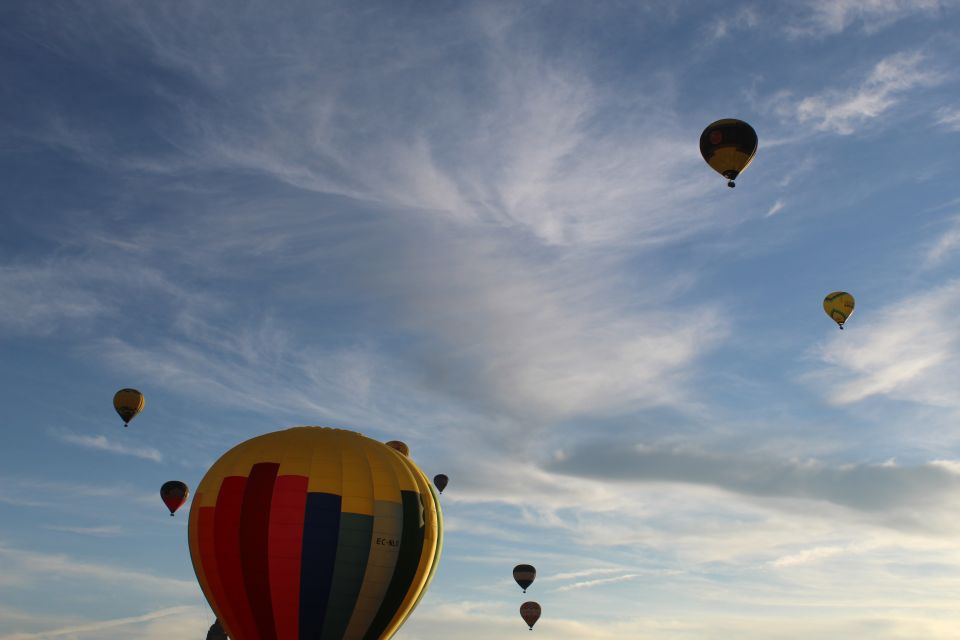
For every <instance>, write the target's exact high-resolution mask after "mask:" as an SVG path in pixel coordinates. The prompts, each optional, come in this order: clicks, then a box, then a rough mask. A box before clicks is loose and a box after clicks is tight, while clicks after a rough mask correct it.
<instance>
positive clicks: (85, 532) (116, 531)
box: [43, 524, 124, 538]
mask: <svg viewBox="0 0 960 640" xmlns="http://www.w3.org/2000/svg"><path fill="white" fill-rule="evenodd" d="M43 528H44V529H49V530H50V531H59V532H61V533H74V534H76V535H80V536H93V537H95V538H113V537H116V536H119V535H123V532H124V530H123V527H118V526H116V525H104V526H99V527H78V526H74V525H64V524H49V525H44V527H43Z"/></svg>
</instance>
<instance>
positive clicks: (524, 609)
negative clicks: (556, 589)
mask: <svg viewBox="0 0 960 640" xmlns="http://www.w3.org/2000/svg"><path fill="white" fill-rule="evenodd" d="M520 617H521V618H523V621H524V622H526V623H527V625H528V626H529V627H530V631H533V625H535V624H537V620H539V619H540V605H539V604H538V603H536V602H524V603H523V604H522V605H520Z"/></svg>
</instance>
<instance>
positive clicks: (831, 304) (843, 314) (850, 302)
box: [823, 291, 856, 329]
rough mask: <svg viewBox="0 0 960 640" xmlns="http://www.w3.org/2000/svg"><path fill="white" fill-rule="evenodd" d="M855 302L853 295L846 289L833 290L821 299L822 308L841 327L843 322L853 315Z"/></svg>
mask: <svg viewBox="0 0 960 640" xmlns="http://www.w3.org/2000/svg"><path fill="white" fill-rule="evenodd" d="M855 305H856V302H855V301H854V299H853V296H852V295H850V294H849V293H847V292H846V291H834V292H833V293H828V294H827V297H826V298H824V299H823V310H824V312H825V313H826V314H827V315H828V316H830V318H831V319H832V320H833V321H834V322H836V323H837V325H838V326H839V327H840V328H841V329H843V323H845V322H846V321H847V320H849V319H850V316H852V315H853V307H854V306H855Z"/></svg>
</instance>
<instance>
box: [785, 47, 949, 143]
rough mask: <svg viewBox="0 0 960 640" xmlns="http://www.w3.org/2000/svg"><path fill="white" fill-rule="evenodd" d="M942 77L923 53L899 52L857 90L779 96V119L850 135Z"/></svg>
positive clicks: (935, 83)
mask: <svg viewBox="0 0 960 640" xmlns="http://www.w3.org/2000/svg"><path fill="white" fill-rule="evenodd" d="M944 77H945V76H944V75H943V74H942V73H941V72H940V71H938V70H936V69H933V68H931V67H930V66H929V64H928V58H927V57H926V56H925V55H923V54H922V53H919V52H905V53H898V54H894V55H891V56H888V57H886V58H884V59H883V60H881V61H880V62H878V63H877V64H876V65H875V66H874V67H873V69H872V70H871V71H870V74H869V75H868V76H867V77H866V78H865V79H864V80H863V81H862V82H861V83H860V84H859V85H858V86H856V87H853V88H851V89H828V90H826V91H824V92H823V93H820V94H818V95H813V96H807V97H805V98H801V99H797V98H796V97H795V96H792V95H790V94H782V95H780V96H778V97H777V98H776V99H775V103H776V105H777V110H778V112H779V113H780V114H781V115H782V116H788V117H791V118H795V119H797V120H798V121H799V122H800V123H801V124H809V125H812V126H813V127H814V128H816V129H818V130H820V131H831V132H834V133H839V134H841V135H849V134H852V133H854V132H855V131H857V130H858V129H859V128H860V127H861V126H862V125H864V124H865V123H866V122H869V121H870V120H873V119H875V118H877V117H879V116H881V115H883V114H884V113H886V112H887V111H889V110H890V109H891V108H893V107H894V106H895V105H896V104H897V103H898V102H900V99H901V97H902V96H903V95H904V94H905V93H906V92H908V91H911V90H913V89H918V88H922V87H930V86H934V85H937V84H940V83H941V82H943V80H944Z"/></svg>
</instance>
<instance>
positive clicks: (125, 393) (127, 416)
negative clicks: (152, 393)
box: [113, 389, 145, 426]
mask: <svg viewBox="0 0 960 640" xmlns="http://www.w3.org/2000/svg"><path fill="white" fill-rule="evenodd" d="M144 403H145V401H144V399H143V394H142V393H140V392H139V391H137V390H136V389H120V391H117V392H116V393H115V394H114V396H113V408H114V409H116V411H117V413H118V414H120V418H121V419H122V420H123V426H127V424H129V423H130V421H131V420H133V419H134V418H135V417H136V416H137V414H138V413H140V412H141V411H143V405H144Z"/></svg>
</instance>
